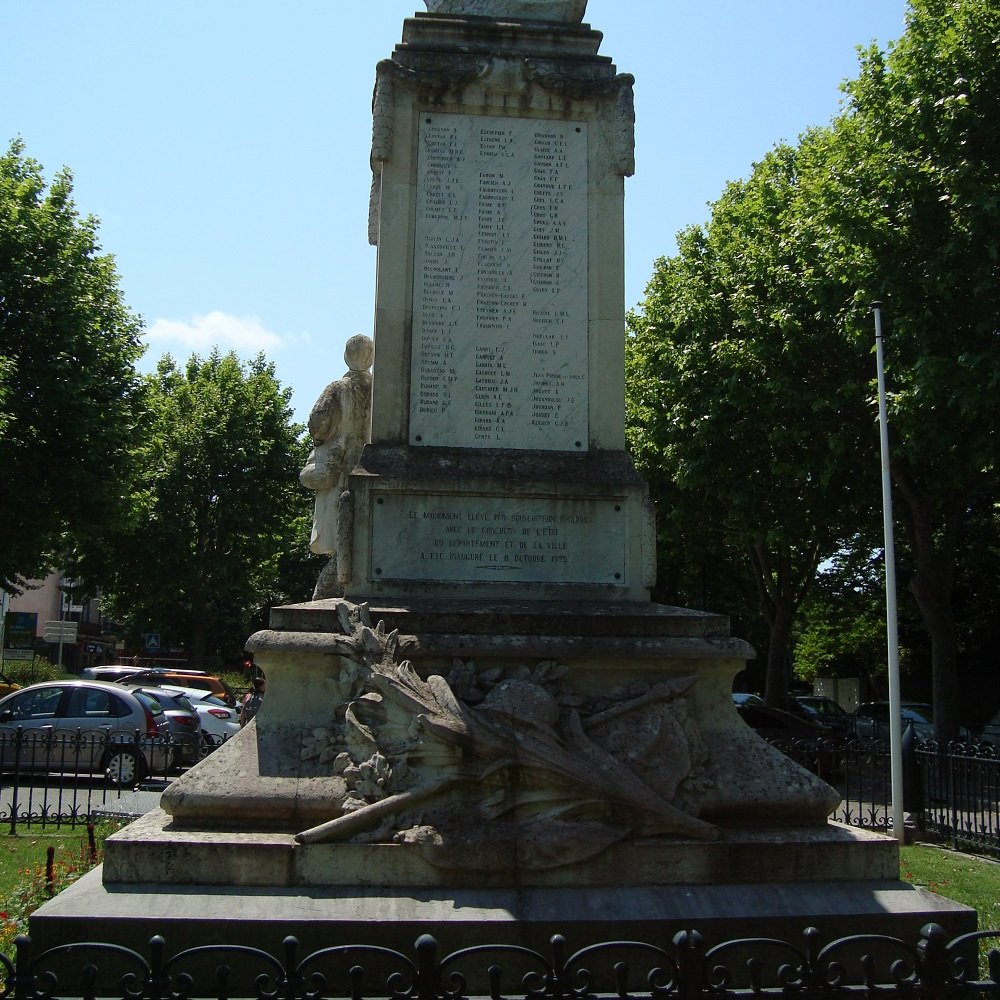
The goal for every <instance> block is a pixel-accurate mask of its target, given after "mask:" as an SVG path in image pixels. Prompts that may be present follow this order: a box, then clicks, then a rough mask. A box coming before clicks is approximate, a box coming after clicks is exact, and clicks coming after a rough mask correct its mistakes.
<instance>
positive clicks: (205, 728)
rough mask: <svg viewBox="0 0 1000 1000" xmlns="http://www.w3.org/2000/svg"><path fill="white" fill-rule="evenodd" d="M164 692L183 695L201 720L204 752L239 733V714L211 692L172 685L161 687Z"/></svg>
mask: <svg viewBox="0 0 1000 1000" xmlns="http://www.w3.org/2000/svg"><path fill="white" fill-rule="evenodd" d="M162 687H163V690H164V691H176V692H177V693H178V694H183V695H184V696H185V697H186V698H187V700H188V701H189V702H190V703H191V707H192V708H193V709H194V710H195V711H196V712H197V713H198V718H200V719H201V735H202V742H203V743H204V746H205V750H206V752H207V751H209V750H214V749H215V747H217V746H219V745H220V744H221V743H224V742H225V741H226V740H228V739H230V738H231V737H233V736H235V735H236V734H237V733H238V732H239V731H240V713H239V711H238V710H237V709H234V708H230V707H229V706H228V705H227V704H226V703H225V702H224V701H222V700H221V699H220V698H216V697H215V695H214V694H212V692H211V691H202V690H201V689H200V688H186V687H175V686H174V685H173V684H164V685H162Z"/></svg>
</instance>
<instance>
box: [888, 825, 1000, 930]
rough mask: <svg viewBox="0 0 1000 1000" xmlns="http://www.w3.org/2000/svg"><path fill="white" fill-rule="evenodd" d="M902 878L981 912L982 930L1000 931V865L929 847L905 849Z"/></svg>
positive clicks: (902, 856)
mask: <svg viewBox="0 0 1000 1000" xmlns="http://www.w3.org/2000/svg"><path fill="white" fill-rule="evenodd" d="M899 862H900V863H899V868H900V875H901V876H902V878H903V880H904V881H906V882H910V883H912V884H913V885H919V886H922V887H923V888H925V889H930V890H931V892H936V893H938V894H939V895H941V896H947V897H948V899H953V900H955V902H957V903H964V904H965V905H966V906H971V907H973V908H974V909H976V910H977V911H978V912H979V927H980V929H981V930H987V929H990V930H992V929H994V928H996V929H998V930H1000V862H997V861H990V860H988V859H986V858H979V857H973V856H972V855H969V854H959V853H958V852H957V851H950V850H947V849H944V848H940V847H932V846H930V845H928V844H914V845H913V846H911V847H904V848H902V850H901V851H900V857H899Z"/></svg>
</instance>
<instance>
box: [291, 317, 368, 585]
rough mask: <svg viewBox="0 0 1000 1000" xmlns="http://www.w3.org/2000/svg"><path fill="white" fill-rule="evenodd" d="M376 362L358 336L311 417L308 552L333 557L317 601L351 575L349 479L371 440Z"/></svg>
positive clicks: (306, 478) (303, 476)
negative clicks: (312, 507) (341, 371)
mask: <svg viewBox="0 0 1000 1000" xmlns="http://www.w3.org/2000/svg"><path fill="white" fill-rule="evenodd" d="M374 359H375V345H374V343H373V342H372V340H371V338H370V337H366V336H364V334H357V335H356V336H354V337H351V339H350V340H348V341H347V347H346V348H345V349H344V361H345V362H346V363H347V367H348V371H347V373H346V374H345V375H344V377H343V378H339V379H337V381H336V382H331V383H330V384H329V385H328V386H327V387H326V388H325V389H324V390H323V392H322V394H321V395H320V397H319V399H318V400H316V405H315V406H314V407H313V408H312V412H311V413H310V414H309V434H310V436H311V437H312V443H313V450H312V451H311V452H310V453H309V458H308V460H307V461H306V466H305V468H304V469H303V470H302V472H301V473H300V474H299V480H300V482H301V483H302V485H303V486H306V487H308V488H309V489H311V490H315V491H316V508H315V512H314V514H313V527H312V535H311V537H310V539H309V548H310V549H311V550H312V551H313V552H316V553H320V554H324V555H329V556H330V560H329V562H328V563H327V565H326V566H325V567H324V569H323V571H322V573H321V574H320V578H319V580H318V582H317V584H316V591H315V593H314V594H313V600H320V599H322V598H325V597H335V596H337V590H338V581H339V580H342V579H344V578H345V577H346V576H347V572H346V571H347V569H348V567H347V566H345V565H341V566H340V567H339V568H338V561H339V562H340V563H341V564H343V563H345V561H346V559H347V556H348V555H349V554H348V553H345V552H344V551H343V549H344V545H343V540H345V539H346V538H347V537H348V536H349V530H347V529H348V528H349V525H348V524H345V520H347V519H349V517H350V503H349V499H350V498H349V494H348V493H347V477H348V475H349V474H350V472H351V470H352V469H353V468H354V467H355V466H356V465H357V464H358V461H359V459H360V458H361V451H362V449H363V448H364V446H365V444H366V443H367V441H368V426H369V419H370V415H371V399H372V376H371V372H370V371H369V369H370V368H371V366H372V362H373V361H374Z"/></svg>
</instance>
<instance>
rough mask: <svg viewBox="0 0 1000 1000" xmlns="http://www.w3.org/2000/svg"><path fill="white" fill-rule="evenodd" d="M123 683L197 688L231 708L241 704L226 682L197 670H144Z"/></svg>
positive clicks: (123, 680) (123, 679)
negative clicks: (212, 695)
mask: <svg viewBox="0 0 1000 1000" xmlns="http://www.w3.org/2000/svg"><path fill="white" fill-rule="evenodd" d="M122 683H125V684H152V685H155V686H156V687H182V688H196V689H197V690H200V691H208V692H209V694H214V695H215V697H216V698H218V699H219V700H220V701H222V702H224V703H225V704H227V705H229V706H230V707H231V708H235V707H236V706H237V705H238V704H239V701H238V699H237V698H236V693H235V692H234V691H233V689H232V688H231V687H230V686H229V685H228V684H227V683H226V682H225V681H222V680H219V678H218V677H214V676H213V675H212V674H205V673H199V672H198V671H195V670H143V671H142V672H141V673H138V674H132V675H131V676H130V677H127V678H122Z"/></svg>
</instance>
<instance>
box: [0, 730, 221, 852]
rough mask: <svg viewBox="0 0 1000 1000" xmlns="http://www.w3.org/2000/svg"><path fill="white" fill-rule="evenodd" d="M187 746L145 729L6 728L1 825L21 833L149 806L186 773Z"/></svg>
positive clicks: (0, 764) (1, 745)
mask: <svg viewBox="0 0 1000 1000" xmlns="http://www.w3.org/2000/svg"><path fill="white" fill-rule="evenodd" d="M206 749H210V747H206ZM181 750H182V747H181V745H180V744H179V743H177V742H175V741H173V740H169V739H165V738H152V737H149V736H146V735H144V734H141V733H138V732H136V733H133V734H128V735H123V734H115V733H109V732H89V733H88V732H81V731H79V730H76V731H74V732H72V733H60V732H59V731H58V730H55V731H51V732H33V731H30V730H29V731H25V730H21V729H15V730H13V731H9V732H3V733H0V824H3V825H5V826H6V827H7V828H8V830H9V832H10V833H16V832H17V828H18V827H19V826H31V827H34V826H42V827H48V826H54V827H62V826H69V827H75V826H78V825H86V824H87V823H88V822H90V821H91V820H92V819H93V818H94V817H95V816H100V815H106V816H112V815H136V814H139V813H142V812H145V811H146V810H148V809H151V808H152V807H153V806H154V805H155V804H156V797H155V796H156V794H158V793H159V792H160V791H162V790H163V788H164V787H166V784H167V782H168V781H170V780H171V779H172V778H173V777H174V776H175V775H176V774H178V773H179V771H180V762H181V756H182V754H181ZM143 793H151V794H148V795H145V796H144V794H143Z"/></svg>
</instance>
